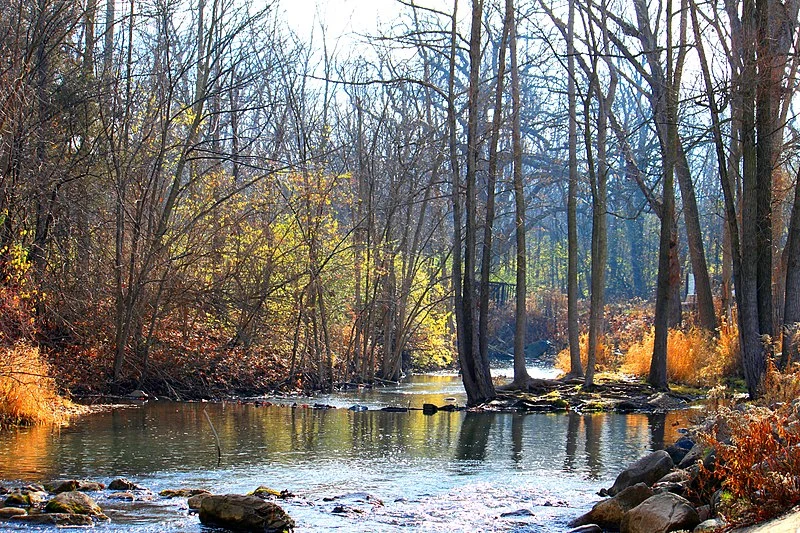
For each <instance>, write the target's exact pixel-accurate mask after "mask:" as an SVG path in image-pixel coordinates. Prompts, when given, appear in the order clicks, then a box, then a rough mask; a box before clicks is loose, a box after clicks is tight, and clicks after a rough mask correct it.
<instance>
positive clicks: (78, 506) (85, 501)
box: [44, 491, 105, 517]
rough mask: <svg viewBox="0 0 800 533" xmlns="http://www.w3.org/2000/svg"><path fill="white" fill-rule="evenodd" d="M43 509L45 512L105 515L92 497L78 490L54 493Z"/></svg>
mask: <svg viewBox="0 0 800 533" xmlns="http://www.w3.org/2000/svg"><path fill="white" fill-rule="evenodd" d="M44 510H45V512H46V513H70V514H85V515H93V516H100V517H105V515H104V514H103V511H102V509H100V506H99V505H97V503H96V502H95V501H94V500H93V499H91V498H90V497H89V496H87V495H86V494H84V493H82V492H78V491H71V492H62V493H60V494H56V496H55V497H54V498H53V499H52V500H50V501H49V502H47V505H45V507H44Z"/></svg>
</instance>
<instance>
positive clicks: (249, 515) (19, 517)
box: [0, 478, 295, 533]
mask: <svg viewBox="0 0 800 533" xmlns="http://www.w3.org/2000/svg"><path fill="white" fill-rule="evenodd" d="M87 493H88V494H87ZM89 494H91V496H90V495H89ZM0 495H1V497H2V502H1V503H0V524H2V522H3V521H5V522H8V523H11V524H26V525H30V526H43V525H44V526H55V527H59V528H62V527H78V526H83V527H92V526H94V525H96V524H99V523H102V522H108V521H110V519H109V517H108V516H106V514H105V513H104V512H103V510H102V509H101V507H100V506H99V505H98V503H97V501H101V502H103V501H105V502H111V501H112V500H117V501H122V502H130V503H133V502H154V501H156V500H167V499H172V498H186V504H187V506H188V508H189V511H190V513H196V514H197V516H198V518H199V521H200V523H202V524H204V525H208V526H213V527H222V528H230V529H234V530H238V531H258V532H262V533H289V532H291V531H293V530H294V527H295V523H294V521H293V520H292V519H291V518H290V517H289V515H288V514H286V512H285V511H284V510H283V509H282V508H281V507H280V506H278V505H277V504H276V503H274V502H273V501H271V500H274V499H287V498H291V497H294V495H292V494H291V493H289V492H288V491H281V492H278V491H274V490H271V489H268V488H267V487H259V488H257V489H256V490H254V491H253V492H251V493H250V494H246V495H242V494H224V495H214V494H211V492H209V491H207V490H205V489H196V488H182V489H166V490H162V491H161V492H159V493H158V494H154V493H153V492H152V491H150V490H149V489H147V488H146V487H142V486H140V485H138V484H136V483H134V482H132V481H129V480H127V479H125V478H117V479H115V480H113V481H112V482H111V483H109V485H108V486H106V485H104V484H103V483H99V482H96V481H88V480H77V479H71V480H60V481H55V482H52V483H48V484H44V485H41V484H31V485H26V486H23V487H17V488H14V489H8V488H6V487H0Z"/></svg>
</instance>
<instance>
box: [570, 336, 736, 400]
mask: <svg viewBox="0 0 800 533" xmlns="http://www.w3.org/2000/svg"><path fill="white" fill-rule="evenodd" d="M654 336H655V335H654V332H653V330H652V329H651V330H650V331H649V332H647V333H645V334H644V337H643V338H641V339H640V340H638V341H636V340H634V339H617V341H618V342H619V341H621V340H624V341H626V342H625V343H624V344H626V345H627V351H626V352H624V353H623V352H621V351H620V350H616V349H613V348H612V346H610V344H609V343H608V339H605V342H604V341H603V340H602V339H601V342H600V344H599V346H598V352H597V363H596V367H595V368H596V370H597V371H600V372H603V371H612V372H613V371H620V372H623V373H625V374H631V375H633V376H638V377H646V376H647V375H648V374H649V373H650V361H651V359H652V357H653V340H654ZM738 339H739V336H738V331H737V330H736V327H730V326H727V325H723V327H722V328H721V329H720V332H719V335H718V336H717V337H715V336H713V335H711V334H709V333H706V332H704V331H702V330H699V329H695V328H692V329H689V330H688V331H681V330H670V331H669V335H668V337H667V376H668V379H669V380H670V381H672V382H675V383H683V384H686V385H693V386H704V387H712V386H714V385H716V384H718V383H720V382H721V381H722V380H723V379H724V378H725V377H728V376H732V375H735V374H736V372H737V368H738V357H739V340H738ZM622 344H623V343H622V342H620V345H622ZM580 347H581V362H582V363H583V365H584V368H585V367H586V354H587V350H588V337H587V335H586V334H582V335H581V337H580ZM623 349H624V348H623ZM556 368H558V369H559V370H562V371H563V372H568V371H569V350H568V349H565V350H562V351H561V352H559V354H558V356H557V357H556Z"/></svg>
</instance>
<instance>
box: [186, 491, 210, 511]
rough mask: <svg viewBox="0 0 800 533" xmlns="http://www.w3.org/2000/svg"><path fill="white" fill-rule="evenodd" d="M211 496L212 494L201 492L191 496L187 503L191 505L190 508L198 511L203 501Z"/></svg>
mask: <svg viewBox="0 0 800 533" xmlns="http://www.w3.org/2000/svg"><path fill="white" fill-rule="evenodd" d="M209 496H211V494H206V493H201V494H195V495H194V496H190V497H189V499H188V500H187V501H186V503H187V504H188V505H189V509H192V510H194V511H197V510H198V509H200V505H201V504H202V503H203V500H205V499H206V498H208V497H209Z"/></svg>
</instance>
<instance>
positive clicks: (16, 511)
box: [0, 507, 28, 518]
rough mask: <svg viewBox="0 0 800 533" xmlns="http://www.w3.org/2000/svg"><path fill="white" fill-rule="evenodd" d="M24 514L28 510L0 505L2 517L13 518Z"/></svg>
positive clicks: (0, 516)
mask: <svg viewBox="0 0 800 533" xmlns="http://www.w3.org/2000/svg"><path fill="white" fill-rule="evenodd" d="M24 514H28V511H26V510H25V509H22V508H21V507H0V518H11V517H12V516H20V515H24Z"/></svg>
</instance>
